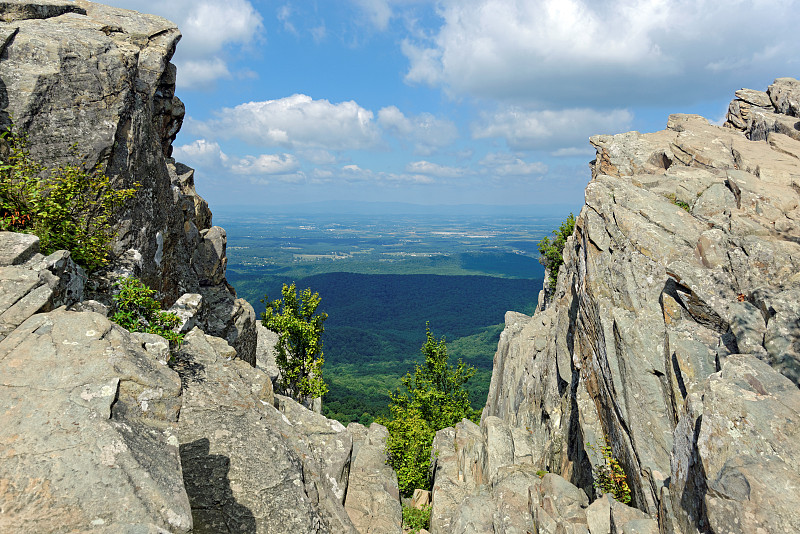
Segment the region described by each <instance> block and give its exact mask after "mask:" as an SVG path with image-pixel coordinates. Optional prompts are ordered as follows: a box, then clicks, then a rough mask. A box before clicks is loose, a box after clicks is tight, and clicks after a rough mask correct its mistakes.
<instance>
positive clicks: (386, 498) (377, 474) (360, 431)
mask: <svg viewBox="0 0 800 534" xmlns="http://www.w3.org/2000/svg"><path fill="white" fill-rule="evenodd" d="M356 424H357V423H356ZM356 424H353V423H351V424H350V425H348V427H347V429H348V432H353V433H354V434H353V435H354V440H353V441H354V448H353V460H352V464H351V466H350V479H349V485H348V489H347V499H346V500H345V503H344V507H345V510H346V511H347V515H349V516H350V519H351V520H352V521H353V525H355V528H356V529H357V530H358V532H360V533H361V534H384V533H386V534H389V533H391V534H399V533H400V532H402V531H403V529H402V522H403V515H402V507H401V506H400V487H399V485H398V483H397V475H396V474H395V472H394V469H392V468H391V467H390V466H389V465H387V464H386V438H388V437H389V432H388V431H387V430H386V427H384V426H382V425H379V424H377V423H372V424H371V425H370V427H369V430H368V431H367V432H366V433H365V432H364V430H366V429H364V427H363V425H358V426H355V425H356ZM351 427H352V429H351ZM356 442H357V443H358V447H355V443H356Z"/></svg>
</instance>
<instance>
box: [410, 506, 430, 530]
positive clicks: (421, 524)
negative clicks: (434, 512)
mask: <svg viewBox="0 0 800 534" xmlns="http://www.w3.org/2000/svg"><path fill="white" fill-rule="evenodd" d="M430 524H431V506H430V505H425V506H423V507H422V508H421V509H420V508H415V507H413V506H403V528H404V529H408V532H409V534H415V533H417V532H419V530H420V529H422V528H424V529H428V528H429V527H430ZM404 531H405V530H404Z"/></svg>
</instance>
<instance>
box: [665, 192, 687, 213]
mask: <svg viewBox="0 0 800 534" xmlns="http://www.w3.org/2000/svg"><path fill="white" fill-rule="evenodd" d="M664 196H665V197H667V199H668V200H669V201H670V202H672V203H673V204H675V205H676V206H678V207H679V208H681V209H684V210H686V211H688V212H691V211H692V207H691V206H689V204H687V203H686V202H684V201H683V200H680V199H678V197H676V196H675V193H669V194H668V195H664Z"/></svg>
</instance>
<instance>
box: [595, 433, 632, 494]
mask: <svg viewBox="0 0 800 534" xmlns="http://www.w3.org/2000/svg"><path fill="white" fill-rule="evenodd" d="M586 445H587V446H588V447H589V448H590V449H592V450H593V451H596V452H600V454H601V455H602V457H603V463H602V464H599V465H596V466H595V468H594V471H593V473H594V487H595V488H597V490H598V491H600V493H610V494H612V495H613V496H614V498H615V499H616V500H617V501H619V502H621V503H623V504H628V503H629V502H631V489H630V487H629V486H628V478H627V477H626V476H625V471H624V470H623V469H622V466H621V465H620V464H619V461H618V460H617V459H616V458H614V455H613V453H612V451H611V446H609V445H608V443H607V441H606V440H604V443H603V444H602V445H600V446H597V447H596V446H594V445H592V444H591V443H587V444H586Z"/></svg>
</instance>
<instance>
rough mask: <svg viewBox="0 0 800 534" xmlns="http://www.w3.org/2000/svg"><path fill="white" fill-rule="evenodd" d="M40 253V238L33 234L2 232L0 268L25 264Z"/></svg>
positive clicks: (0, 236)
mask: <svg viewBox="0 0 800 534" xmlns="http://www.w3.org/2000/svg"><path fill="white" fill-rule="evenodd" d="M38 252H39V238H38V237H36V236H35V235H33V234H18V233H15V232H0V266H6V265H19V264H21V263H25V262H26V261H28V260H29V259H31V257H33V255H34V254H37V253H38Z"/></svg>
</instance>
